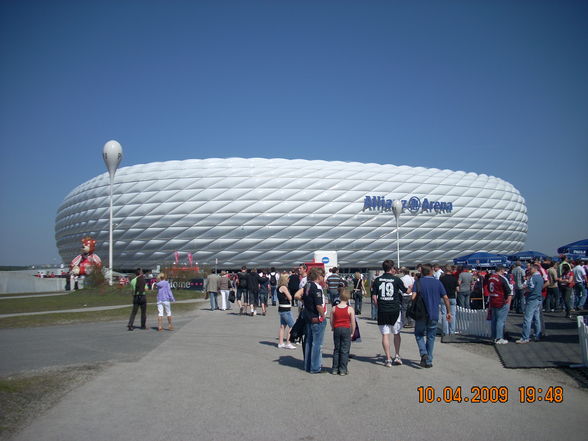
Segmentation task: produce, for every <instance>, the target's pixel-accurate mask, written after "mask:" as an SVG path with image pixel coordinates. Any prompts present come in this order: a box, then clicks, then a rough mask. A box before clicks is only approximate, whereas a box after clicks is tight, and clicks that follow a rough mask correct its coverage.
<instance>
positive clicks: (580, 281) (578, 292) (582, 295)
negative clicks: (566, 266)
mask: <svg viewBox="0 0 588 441" xmlns="http://www.w3.org/2000/svg"><path fill="white" fill-rule="evenodd" d="M573 271H574V306H575V308H576V311H580V310H581V309H583V308H584V303H585V302H586V271H584V268H583V267H582V262H581V261H579V260H576V261H575V262H574V269H573Z"/></svg>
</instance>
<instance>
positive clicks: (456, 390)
mask: <svg viewBox="0 0 588 441" xmlns="http://www.w3.org/2000/svg"><path fill="white" fill-rule="evenodd" d="M517 391H518V396H517V398H518V402H519V403H522V404H527V403H541V402H546V403H555V404H559V403H563V401H564V390H563V387H561V386H547V387H544V388H542V387H535V386H520V387H518V388H517ZM417 393H418V402H419V403H473V404H484V403H508V402H509V399H510V390H509V388H508V387H507V386H472V387H471V388H470V389H469V390H467V389H464V388H462V387H461V386H445V387H443V388H435V387H433V386H418V387H417Z"/></svg>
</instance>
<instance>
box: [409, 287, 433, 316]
mask: <svg viewBox="0 0 588 441" xmlns="http://www.w3.org/2000/svg"><path fill="white" fill-rule="evenodd" d="M416 289H417V295H416V297H415V298H414V300H413V301H412V302H411V303H410V306H409V307H408V309H407V310H406V315H407V316H409V317H410V318H411V319H413V320H429V313H428V312H427V305H425V301H424V300H423V298H422V297H421V295H420V294H419V293H418V291H419V284H418V282H417V283H416Z"/></svg>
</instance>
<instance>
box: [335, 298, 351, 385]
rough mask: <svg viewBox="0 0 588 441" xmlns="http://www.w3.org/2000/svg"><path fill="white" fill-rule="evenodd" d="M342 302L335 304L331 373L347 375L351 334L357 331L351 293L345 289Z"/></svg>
mask: <svg viewBox="0 0 588 441" xmlns="http://www.w3.org/2000/svg"><path fill="white" fill-rule="evenodd" d="M340 299H341V302H340V303H339V304H337V305H336V306H333V311H332V317H331V330H332V331H333V342H334V344H335V350H334V351H333V370H332V371H331V374H333V375H335V374H339V375H347V362H348V361H349V349H350V348H351V336H352V335H353V333H354V332H355V312H354V311H353V308H350V307H349V304H348V302H349V293H348V292H347V291H343V292H342V293H341V296H340Z"/></svg>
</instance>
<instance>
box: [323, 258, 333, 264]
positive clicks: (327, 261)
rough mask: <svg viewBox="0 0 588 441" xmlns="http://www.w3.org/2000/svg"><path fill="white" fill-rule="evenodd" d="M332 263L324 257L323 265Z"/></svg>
mask: <svg viewBox="0 0 588 441" xmlns="http://www.w3.org/2000/svg"><path fill="white" fill-rule="evenodd" d="M330 261H331V259H329V258H328V257H323V263H324V264H325V265H326V264H327V263H329V262H330Z"/></svg>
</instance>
